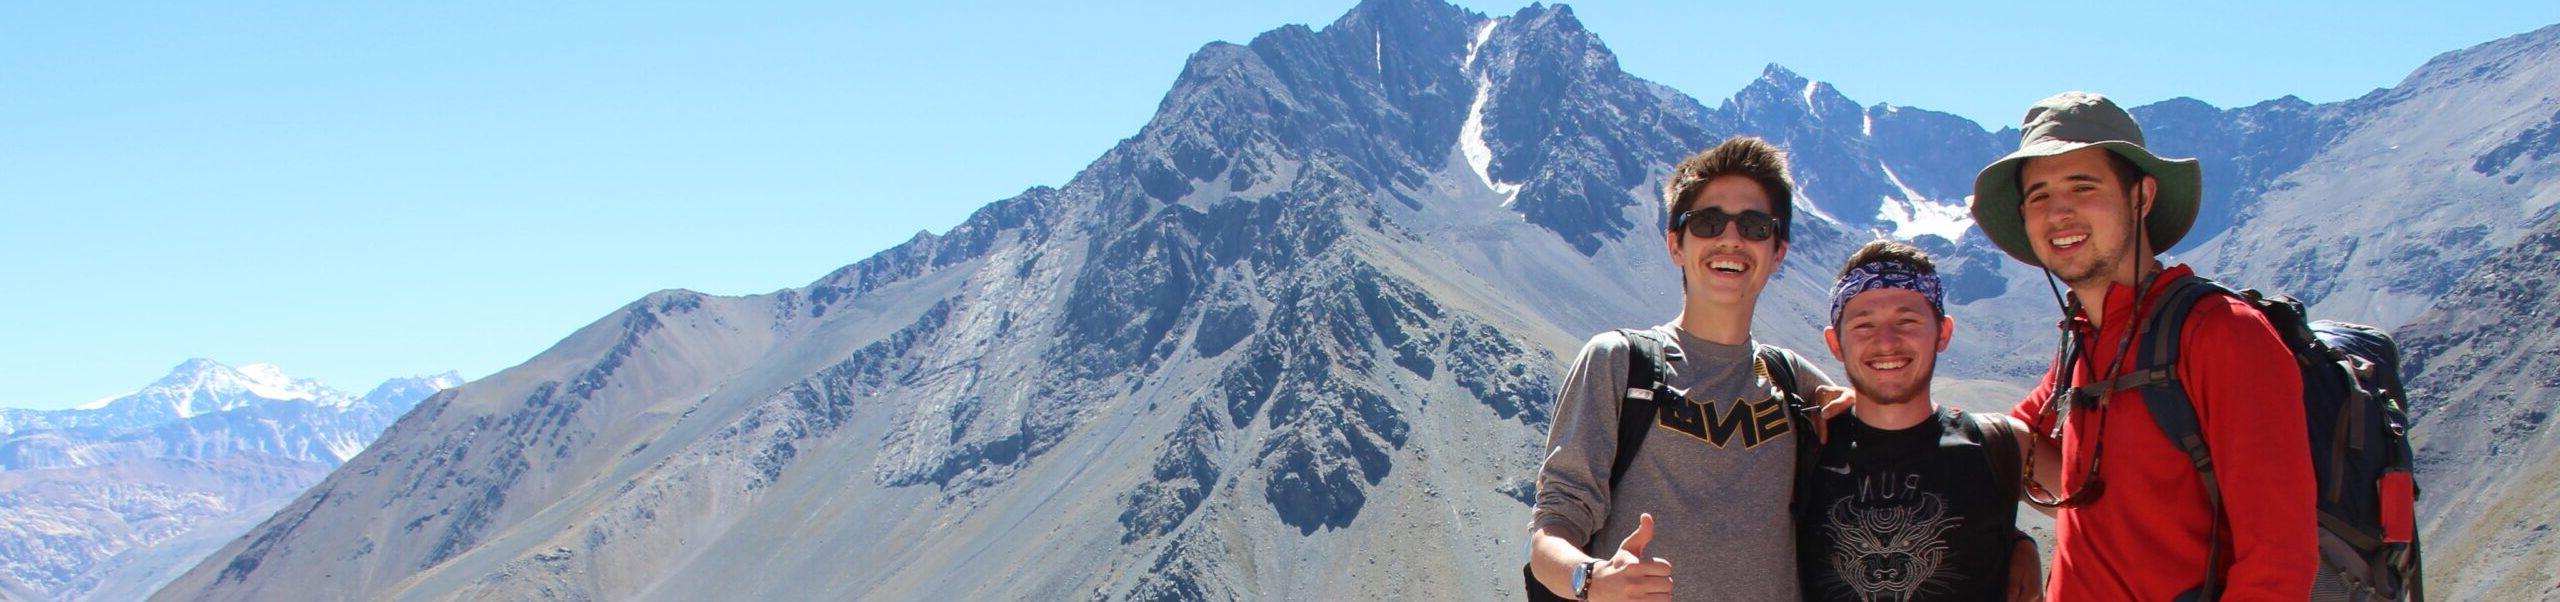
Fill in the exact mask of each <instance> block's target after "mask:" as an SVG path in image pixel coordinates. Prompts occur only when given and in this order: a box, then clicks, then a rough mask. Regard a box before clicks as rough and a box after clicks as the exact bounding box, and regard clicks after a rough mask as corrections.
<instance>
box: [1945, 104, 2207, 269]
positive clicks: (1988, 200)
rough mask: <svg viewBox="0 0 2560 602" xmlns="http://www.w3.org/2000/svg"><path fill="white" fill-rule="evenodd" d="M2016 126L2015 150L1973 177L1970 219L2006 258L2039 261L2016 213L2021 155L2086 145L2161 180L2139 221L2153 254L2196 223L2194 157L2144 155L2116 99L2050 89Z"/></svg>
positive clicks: (2198, 193)
mask: <svg viewBox="0 0 2560 602" xmlns="http://www.w3.org/2000/svg"><path fill="white" fill-rule="evenodd" d="M2018 129H2020V130H2024V131H2023V132H2021V133H2020V135H2019V137H2018V152H2014V153H2009V156H2007V157H2001V158H2000V160H1999V161H1995V162H1993V163H1992V164H1991V166H1990V167H1985V168H1982V173H1981V174H1978V175H1975V176H1974V178H1973V223H1975V224H1977V225H1980V226H1981V227H1982V233H1983V234H1987V235H1990V237H1991V244H1994V245H1999V247H2000V250H2002V251H2006V252H2008V253H2009V256H2010V257H2016V258H2018V261H2023V262H2026V264H2027V265H2031V266H2037V267H2043V266H2044V263H2043V262H2040V261H2036V252H2035V248H2034V247H2033V246H2032V245H2030V244H2029V242H2030V241H2028V240H2027V229H2026V223H2025V219H2024V218H2022V217H2020V216H2019V215H2018V202H2019V201H2020V195H2019V192H2018V167H2019V166H2021V165H2024V164H2026V162H2027V160H2028V159H2033V158H2037V157H2051V156H2054V155H2059V154H2063V153H2068V152H2071V151H2076V150H2080V149H2083V148H2088V147H2092V146H2095V147H2100V148H2105V149H2107V150H2108V151H2110V152H2114V153H2115V154H2116V156H2120V157H2124V158H2125V159H2126V160H2129V161H2132V162H2133V165H2134V167H2137V168H2140V169H2141V170H2142V171H2143V173H2147V174H2151V177H2152V178H2153V179H2156V180H2158V181H2159V182H2160V184H2159V186H2160V188H2159V196H2158V198H2155V199H2153V200H2152V204H2151V215H2150V217H2149V218H2147V219H2146V220H2145V221H2144V224H2143V229H2144V230H2145V231H2148V232H2150V238H2151V249H2152V252H2155V253H2156V252H2160V251H2165V250H2168V248H2169V247H2171V246H2174V245H2176V244H2178V239H2180V238H2185V237H2186V235H2187V229H2188V228H2189V227H2192V226H2194V225H2195V223H2196V204H2197V203H2198V202H2199V201H2200V200H2201V199H2202V198H2203V196H2204V176H2203V174H2202V172H2201V171H2199V170H2198V169H2197V167H2196V160H2195V159H2192V158H2189V159H2163V158H2160V157H2159V156H2157V155H2153V154H2151V151H2150V150H2149V149H2145V148H2143V147H2142V125H2141V124H2138V123H2134V121H2133V115H2132V114H2130V113H2126V112H2125V111H2124V109H2122V108H2118V107H2116V103H2115V101H2111V100H2107V97H2105V96H2100V95H2097V94H2091V93H2088V92H2064V93H2061V94H2055V95H2053V97H2051V98H2046V99H2044V100H2042V101H2037V102H2036V106H2035V107H2034V108H2030V109H2027V119H2026V122H2025V123H2023V124H2020V125H2019V126H2018Z"/></svg>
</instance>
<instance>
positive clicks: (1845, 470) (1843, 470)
mask: <svg viewBox="0 0 2560 602" xmlns="http://www.w3.org/2000/svg"><path fill="white" fill-rule="evenodd" d="M1822 469H1823V470H1828V471H1831V472H1834V473H1839V474H1849V465H1847V464H1842V465H1839V466H1824V467H1822Z"/></svg>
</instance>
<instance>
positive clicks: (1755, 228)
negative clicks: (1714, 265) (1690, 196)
mask: <svg viewBox="0 0 2560 602" xmlns="http://www.w3.org/2000/svg"><path fill="white" fill-rule="evenodd" d="M1728 223H1729V224H1733V225H1734V226H1735V227H1737V228H1740V229H1741V232H1742V239H1743V240H1748V241H1751V242H1760V241H1764V240H1769V239H1770V238H1773V237H1776V236H1777V235H1778V216H1775V215H1770V214H1768V212H1764V211H1759V210H1754V209H1746V210H1743V212H1741V213H1725V212H1724V209H1723V208H1721V207H1708V208H1704V209H1691V210H1688V211H1682V212H1680V214H1679V215H1675V216H1672V217H1671V229H1672V230H1675V231H1677V230H1680V229H1682V228H1687V229H1688V230H1689V234H1690V235H1692V236H1696V237H1698V238H1715V237H1718V236H1723V235H1724V225H1725V224H1728Z"/></svg>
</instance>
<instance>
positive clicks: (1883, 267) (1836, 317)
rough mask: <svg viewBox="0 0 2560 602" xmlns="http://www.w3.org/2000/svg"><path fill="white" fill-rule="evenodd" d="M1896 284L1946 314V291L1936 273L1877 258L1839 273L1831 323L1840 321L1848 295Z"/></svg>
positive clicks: (1832, 300)
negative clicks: (1943, 290) (1874, 260)
mask: <svg viewBox="0 0 2560 602" xmlns="http://www.w3.org/2000/svg"><path fill="white" fill-rule="evenodd" d="M1887 288H1898V289H1902V290H1907V291H1911V292H1915V293H1920V296H1922V297H1926V298H1928V299H1929V309H1932V310H1936V311H1937V313H1938V315H1942V316H1943V315H1946V314H1947V302H1946V295H1945V293H1943V292H1941V291H1940V290H1939V288H1938V275H1937V274H1932V273H1924V272H1921V271H1920V268H1919V266H1914V265H1911V264H1910V263H1907V262H1902V261H1878V262H1874V263H1869V264H1866V265H1861V266H1858V267H1857V268H1854V269H1851V270H1849V273H1847V274H1843V275H1841V276H1840V285H1839V286H1837V287H1833V288H1832V289H1831V325H1832V326H1839V325H1840V310H1841V308H1842V307H1844V306H1847V305H1848V304H1849V299H1850V298H1852V297H1856V296H1858V295H1860V294H1863V293H1865V292H1867V291H1872V290H1876V289H1887Z"/></svg>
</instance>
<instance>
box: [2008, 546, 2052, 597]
mask: <svg viewBox="0 0 2560 602" xmlns="http://www.w3.org/2000/svg"><path fill="white" fill-rule="evenodd" d="M2010 533H2011V535H2012V536H2013V537H2014V538H2015V539H2016V542H2015V543H2012V544H2010V551H2009V600H2010V601H2011V602H2037V601H2039V600H2043V599H2044V557H2043V556H2042V555H2041V554H2038V553H2037V552H2036V540H2035V538H2033V537H2028V536H2027V534H2026V532H2024V531H2011V532H2010Z"/></svg>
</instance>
